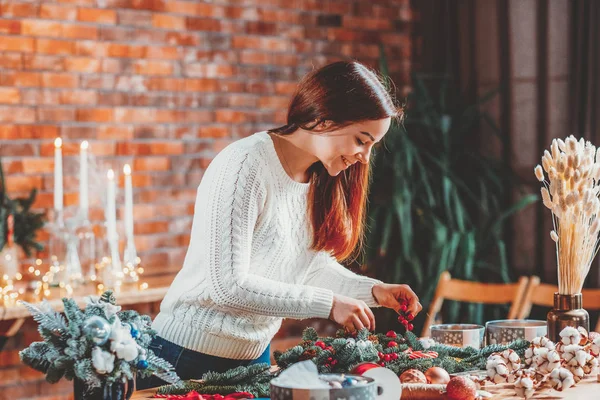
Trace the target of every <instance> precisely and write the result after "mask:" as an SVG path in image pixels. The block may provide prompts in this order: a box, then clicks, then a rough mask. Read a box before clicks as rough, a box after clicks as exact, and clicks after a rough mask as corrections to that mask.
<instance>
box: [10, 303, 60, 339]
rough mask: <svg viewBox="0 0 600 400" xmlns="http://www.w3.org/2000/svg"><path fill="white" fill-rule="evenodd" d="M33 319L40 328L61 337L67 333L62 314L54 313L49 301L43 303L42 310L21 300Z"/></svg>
mask: <svg viewBox="0 0 600 400" xmlns="http://www.w3.org/2000/svg"><path fill="white" fill-rule="evenodd" d="M21 304H23V305H24V306H25V307H26V308H27V310H28V311H29V313H30V314H31V315H32V317H33V319H34V320H35V321H36V322H37V323H38V324H39V327H40V328H43V329H45V330H47V331H49V332H55V333H57V334H58V335H57V336H60V335H61V334H63V333H65V332H66V331H67V329H68V327H67V323H66V322H65V319H64V317H63V316H62V314H60V313H58V312H56V311H54V310H53V309H52V307H51V306H50V303H48V301H47V300H44V301H43V302H42V305H41V306H40V308H38V307H36V306H35V305H33V304H31V303H28V302H26V301H22V300H21Z"/></svg>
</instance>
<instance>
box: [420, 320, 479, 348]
mask: <svg viewBox="0 0 600 400" xmlns="http://www.w3.org/2000/svg"><path fill="white" fill-rule="evenodd" d="M484 334H485V327H483V326H481V325H474V324H440V325H432V326H431V338H432V339H433V340H435V341H436V343H440V344H445V345H448V346H456V347H473V348H475V349H481V348H482V347H483V339H484Z"/></svg>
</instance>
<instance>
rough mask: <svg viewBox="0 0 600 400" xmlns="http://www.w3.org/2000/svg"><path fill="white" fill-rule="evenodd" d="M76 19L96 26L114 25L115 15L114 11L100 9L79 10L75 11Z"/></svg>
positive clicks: (115, 21)
mask: <svg viewBox="0 0 600 400" xmlns="http://www.w3.org/2000/svg"><path fill="white" fill-rule="evenodd" d="M77 19H78V20H79V21H83V22H92V23H96V24H116V23H117V13H116V11H115V10H105V9H100V8H80V9H79V10H77Z"/></svg>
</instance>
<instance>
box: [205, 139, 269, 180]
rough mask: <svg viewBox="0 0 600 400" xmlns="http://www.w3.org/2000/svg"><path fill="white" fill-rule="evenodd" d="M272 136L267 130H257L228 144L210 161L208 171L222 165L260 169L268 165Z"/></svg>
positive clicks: (239, 169) (239, 168)
mask: <svg viewBox="0 0 600 400" xmlns="http://www.w3.org/2000/svg"><path fill="white" fill-rule="evenodd" d="M270 140H271V138H270V136H269V134H268V133H267V132H266V131H262V132H256V133H254V134H252V135H249V136H247V137H245V138H242V139H238V140H236V141H234V142H232V143H230V144H228V145H227V146H226V147H225V148H223V150H221V151H220V152H219V153H218V154H217V155H216V156H215V157H214V158H213V160H212V161H211V162H210V164H209V166H208V168H207V172H209V171H210V170H212V169H215V168H217V169H220V168H222V167H228V168H235V169H237V170H238V171H237V172H241V170H242V169H259V170H261V171H264V168H262V166H265V165H267V163H268V158H269V148H268V146H269V145H270V142H269V141H270Z"/></svg>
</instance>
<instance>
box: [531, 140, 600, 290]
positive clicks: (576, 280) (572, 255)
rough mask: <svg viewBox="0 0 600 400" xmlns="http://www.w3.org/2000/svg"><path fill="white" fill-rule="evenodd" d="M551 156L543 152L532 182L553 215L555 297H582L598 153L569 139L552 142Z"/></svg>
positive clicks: (598, 187) (599, 208)
mask: <svg viewBox="0 0 600 400" xmlns="http://www.w3.org/2000/svg"><path fill="white" fill-rule="evenodd" d="M550 150H551V151H548V150H545V151H544V155H543V157H542V165H541V166H540V165H538V166H536V167H535V176H536V177H537V179H538V180H539V181H540V182H542V183H543V184H544V187H543V188H542V201H543V203H544V205H545V206H546V207H548V208H549V209H550V211H552V222H553V226H554V229H553V230H552V231H551V232H550V237H551V238H552V240H554V241H555V242H556V258H557V262H558V292H559V293H560V294H571V295H572V294H577V293H580V292H581V288H582V287H583V282H584V280H585V277H586V276H587V274H588V272H589V270H590V266H591V264H592V260H593V259H594V257H595V256H596V253H597V252H598V232H599V231H600V219H599V214H600V200H599V199H598V195H599V193H600V148H598V149H596V147H595V146H594V145H593V144H591V143H590V142H585V141H584V140H583V139H580V140H579V141H577V139H575V137H574V136H569V137H568V138H567V139H566V140H565V141H563V140H561V139H554V140H553V141H552V145H551V147H550ZM544 171H545V172H546V174H544ZM546 175H547V177H548V180H546Z"/></svg>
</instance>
